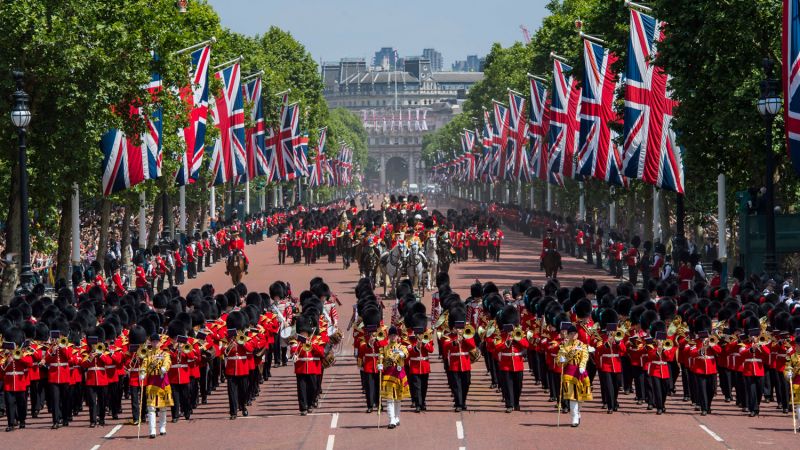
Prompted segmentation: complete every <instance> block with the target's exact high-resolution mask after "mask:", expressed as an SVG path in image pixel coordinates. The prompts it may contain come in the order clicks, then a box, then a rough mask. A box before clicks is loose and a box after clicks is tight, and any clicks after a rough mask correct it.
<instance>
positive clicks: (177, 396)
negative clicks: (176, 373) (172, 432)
mask: <svg viewBox="0 0 800 450" xmlns="http://www.w3.org/2000/svg"><path fill="white" fill-rule="evenodd" d="M170 386H171V387H172V418H173V419H177V418H178V417H180V416H181V414H183V417H185V418H186V419H188V418H189V417H190V416H191V415H192V409H191V405H190V402H189V383H184V384H171V385H170Z"/></svg>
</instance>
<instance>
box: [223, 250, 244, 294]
mask: <svg viewBox="0 0 800 450" xmlns="http://www.w3.org/2000/svg"><path fill="white" fill-rule="evenodd" d="M225 272H226V273H227V274H229V275H230V276H231V281H232V282H233V285H234V286H236V285H237V284H239V282H241V281H242V274H243V273H244V255H243V254H242V252H241V251H239V250H234V251H233V253H231V255H230V256H228V261H227V262H226V265H225Z"/></svg>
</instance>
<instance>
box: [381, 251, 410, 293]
mask: <svg viewBox="0 0 800 450" xmlns="http://www.w3.org/2000/svg"><path fill="white" fill-rule="evenodd" d="M409 254H410V250H409V249H408V247H406V245H405V244H404V243H399V244H397V245H395V246H394V248H393V249H391V250H390V251H388V252H386V253H384V254H383V255H381V263H380V268H381V277H382V278H383V296H384V297H386V291H387V289H388V288H389V285H390V284H391V286H392V289H394V288H395V287H396V286H397V282H398V281H400V278H401V277H402V276H403V273H404V272H405V271H406V267H407V264H408V256H409Z"/></svg>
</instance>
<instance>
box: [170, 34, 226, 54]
mask: <svg viewBox="0 0 800 450" xmlns="http://www.w3.org/2000/svg"><path fill="white" fill-rule="evenodd" d="M216 43H217V38H216V37H214V36H211V39H208V40H205V41H203V42H200V43H197V44H194V45H192V46H191V47H186V48H182V49H180V50H178V51H176V52H172V54H173V55H180V54H182V53H186V52H191V51H192V50H197V49H198V48H200V47H203V46H205V45H208V44H216Z"/></svg>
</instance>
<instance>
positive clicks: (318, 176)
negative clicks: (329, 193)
mask: <svg viewBox="0 0 800 450" xmlns="http://www.w3.org/2000/svg"><path fill="white" fill-rule="evenodd" d="M327 136H328V128H327V127H326V128H320V130H319V139H318V141H317V151H316V153H317V154H316V155H315V156H314V162H313V164H311V165H310V166H309V172H310V176H309V178H308V185H309V186H311V187H316V186H320V185H322V184H325V179H324V176H325V174H324V173H323V171H324V166H325V141H326V140H327Z"/></svg>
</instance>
